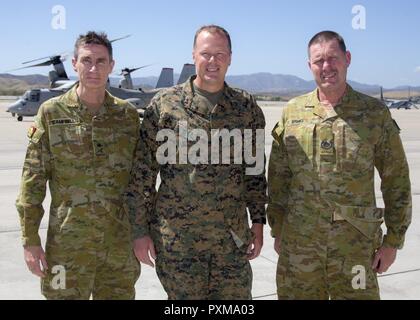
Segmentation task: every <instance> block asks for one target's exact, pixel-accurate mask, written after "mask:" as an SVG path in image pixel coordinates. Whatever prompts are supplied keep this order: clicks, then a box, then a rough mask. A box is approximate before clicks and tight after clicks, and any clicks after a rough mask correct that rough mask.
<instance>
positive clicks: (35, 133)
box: [28, 125, 44, 143]
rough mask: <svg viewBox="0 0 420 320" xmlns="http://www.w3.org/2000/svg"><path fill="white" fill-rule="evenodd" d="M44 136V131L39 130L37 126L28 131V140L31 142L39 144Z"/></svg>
mask: <svg viewBox="0 0 420 320" xmlns="http://www.w3.org/2000/svg"><path fill="white" fill-rule="evenodd" d="M43 134H44V129H41V128H37V127H36V126H35V125H32V126H31V127H30V128H29V129H28V138H29V139H30V140H31V142H34V143H38V142H39V140H40V139H41V137H42V135H43Z"/></svg>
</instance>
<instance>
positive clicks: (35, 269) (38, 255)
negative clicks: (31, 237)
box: [23, 246, 48, 278]
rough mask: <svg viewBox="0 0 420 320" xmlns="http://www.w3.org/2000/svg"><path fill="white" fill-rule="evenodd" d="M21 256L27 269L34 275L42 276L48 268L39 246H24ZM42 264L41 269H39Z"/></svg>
mask: <svg viewBox="0 0 420 320" xmlns="http://www.w3.org/2000/svg"><path fill="white" fill-rule="evenodd" d="M23 256H24V258H25V262H26V265H27V266H28V269H29V270H30V271H31V272H32V273H33V274H34V275H36V276H38V277H41V278H44V277H45V271H46V270H48V265H47V260H46V258H45V253H44V250H43V249H42V247H41V246H24V247H23ZM41 265H42V269H41Z"/></svg>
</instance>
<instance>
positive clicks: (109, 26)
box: [0, 0, 420, 88]
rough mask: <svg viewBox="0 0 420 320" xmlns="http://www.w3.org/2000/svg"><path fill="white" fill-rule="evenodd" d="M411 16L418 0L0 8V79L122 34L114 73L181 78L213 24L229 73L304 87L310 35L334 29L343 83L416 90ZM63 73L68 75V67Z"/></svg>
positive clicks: (416, 34) (8, 4) (419, 44)
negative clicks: (219, 30)
mask: <svg viewBox="0 0 420 320" xmlns="http://www.w3.org/2000/svg"><path fill="white" fill-rule="evenodd" d="M57 6H59V7H57ZM57 10H58V11H57ZM419 12H420V1H417V0H400V1H390V0H382V1H379V0H366V1H363V0H354V1H349V0H340V1H338V0H318V1H309V0H293V1H282V0H220V1H219V0H207V1H197V0H196V1H191V0H179V1H169V0H168V1H165V0H152V1H151V0H148V1H143V0H140V1H139V0H137V1H134V0H133V1H129V0H118V1H116V0H113V1H108V0H102V1H97V0H90V1H86V0H85V1H80V0H72V1H67V0H54V1H50V0H41V1H30V0H27V1H24V0H14V1H2V3H1V10H0V36H1V39H2V48H1V51H0V52H1V53H0V55H1V56H0V57H1V59H0V73H3V72H5V71H8V70H11V69H15V68H18V67H19V66H21V63H22V62H24V61H28V60H32V59H36V58H41V57H45V56H49V55H54V54H57V53H61V52H65V51H71V50H72V48H73V45H74V42H75V40H76V38H77V36H78V35H79V34H82V33H86V32H87V31H88V30H96V31H105V32H106V33H107V34H108V36H109V38H111V39H112V38H117V37H121V36H124V35H127V34H131V37H129V38H127V39H124V40H121V41H118V42H115V43H114V44H113V47H114V58H115V61H116V69H115V71H117V70H118V69H121V68H124V67H137V66H142V65H148V64H152V66H149V67H147V68H144V69H141V70H139V71H137V72H136V73H134V74H133V76H134V77H142V76H151V75H154V76H157V75H159V73H160V69H161V68H162V67H172V68H174V71H175V73H180V71H181V68H182V66H183V64H184V63H192V56H191V51H192V42H193V37H194V34H195V31H196V30H197V29H198V28H199V27H200V26H202V25H204V24H218V25H221V26H223V27H224V28H226V29H227V30H228V31H229V33H230V35H231V38H232V50H233V56H232V64H231V66H230V69H229V71H228V74H230V75H243V74H251V73H257V72H270V73H273V74H291V75H295V76H298V77H301V78H303V79H305V80H310V79H312V75H311V73H310V70H309V69H308V66H307V50H306V47H307V43H308V41H309V40H310V38H311V37H312V36H313V35H314V34H315V33H317V32H319V31H322V30H334V31H336V32H338V33H340V34H341V35H342V36H343V37H344V39H345V41H346V45H347V48H348V49H349V50H350V52H351V53H352V64H351V66H350V69H349V73H348V78H349V79H351V80H354V81H359V82H362V83H366V84H378V85H383V86H384V87H386V88H392V87H396V86H400V85H410V86H420V19H419ZM60 17H62V18H63V19H61V20H60V19H59V18H60ZM65 67H66V70H67V72H68V73H69V75H75V73H74V72H73V71H72V68H71V61H70V60H67V61H66V62H65ZM49 70H50V67H38V68H32V69H26V70H21V71H15V72H12V73H14V74H35V73H38V74H45V75H47V74H48V71H49Z"/></svg>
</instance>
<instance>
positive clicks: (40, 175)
mask: <svg viewBox="0 0 420 320" xmlns="http://www.w3.org/2000/svg"><path fill="white" fill-rule="evenodd" d="M76 87H77V86H74V87H73V88H72V89H71V90H69V91H68V92H67V93H65V94H64V95H62V96H59V97H56V98H53V99H51V100H48V101H46V102H45V103H43V104H42V105H41V107H40V108H39V111H38V114H37V116H36V118H35V124H34V125H33V126H32V127H31V128H30V129H29V132H28V137H29V139H30V141H29V146H28V149H27V153H26V158H25V162H24V166H23V174H22V182H21V188H20V194H19V197H18V199H17V201H16V207H17V209H18V212H19V217H20V224H21V228H22V236H23V244H24V245H40V238H39V236H38V229H39V225H40V222H41V219H42V216H43V214H44V210H43V207H42V202H43V200H44V197H45V192H46V183H47V181H48V182H49V188H50V192H51V206H50V216H49V217H50V219H49V231H48V237H53V236H54V234H56V233H59V232H60V231H62V230H63V229H64V228H66V229H69V230H72V229H74V228H84V227H87V228H89V227H90V226H94V225H96V226H98V225H100V224H101V222H102V221H103V220H104V219H111V220H112V218H110V217H111V216H112V217H114V218H115V219H116V220H118V221H119V222H121V223H123V224H124V225H126V226H127V230H128V229H129V220H128V217H127V215H126V214H124V211H123V210H121V207H122V203H123V201H122V195H123V193H124V190H125V188H126V187H127V184H128V180H129V177H130V170H131V166H132V161H133V156H134V152H135V148H136V143H137V140H138V132H139V116H138V114H137V111H136V109H135V108H134V107H132V106H131V105H129V103H127V102H125V101H123V100H120V99H118V98H115V97H113V96H112V95H110V94H109V93H108V92H106V97H105V102H104V105H103V106H102V107H101V108H100V110H99V112H98V113H97V114H96V115H95V116H92V115H91V114H90V113H89V111H88V109H87V108H86V107H85V106H84V105H82V104H81V103H80V101H79V99H78V96H77V94H76ZM73 231H76V232H77V230H73Z"/></svg>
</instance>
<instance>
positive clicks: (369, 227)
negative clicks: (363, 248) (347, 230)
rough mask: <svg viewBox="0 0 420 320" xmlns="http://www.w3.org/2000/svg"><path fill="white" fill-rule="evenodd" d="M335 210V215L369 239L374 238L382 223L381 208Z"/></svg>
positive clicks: (340, 208)
mask: <svg viewBox="0 0 420 320" xmlns="http://www.w3.org/2000/svg"><path fill="white" fill-rule="evenodd" d="M335 210H336V212H335V214H338V215H339V216H341V217H342V218H343V219H344V220H346V221H347V222H348V223H350V224H351V225H352V226H354V227H355V228H356V229H357V230H359V231H360V232H361V233H362V234H364V235H365V236H366V237H367V238H369V239H374V238H375V235H376V233H377V231H378V229H379V228H380V226H381V224H382V222H383V216H384V209H383V208H377V207H356V206H337V207H336V209H335Z"/></svg>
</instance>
